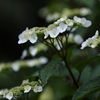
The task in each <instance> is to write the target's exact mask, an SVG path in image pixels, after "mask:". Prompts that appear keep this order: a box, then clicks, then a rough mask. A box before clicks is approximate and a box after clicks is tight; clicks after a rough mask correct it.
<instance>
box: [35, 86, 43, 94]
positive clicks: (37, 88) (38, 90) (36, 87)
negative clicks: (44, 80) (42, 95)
mask: <svg viewBox="0 0 100 100" xmlns="http://www.w3.org/2000/svg"><path fill="white" fill-rule="evenodd" d="M42 90H43V88H42V86H37V85H35V86H34V89H33V91H34V92H35V93H37V92H41V91H42Z"/></svg>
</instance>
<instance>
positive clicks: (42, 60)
mask: <svg viewBox="0 0 100 100" xmlns="http://www.w3.org/2000/svg"><path fill="white" fill-rule="evenodd" d="M38 60H39V63H40V64H46V63H47V62H48V59H47V58H46V57H40V58H39V59H38Z"/></svg>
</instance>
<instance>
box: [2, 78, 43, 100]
mask: <svg viewBox="0 0 100 100" xmlns="http://www.w3.org/2000/svg"><path fill="white" fill-rule="evenodd" d="M31 90H33V92H35V93H37V92H41V91H43V87H42V86H41V84H40V83H39V82H35V81H32V82H29V80H28V79H27V80H23V82H22V84H21V85H20V86H17V87H14V88H12V89H10V90H8V89H2V90H0V96H2V97H3V98H6V99H8V100H11V99H12V98H14V97H18V96H20V95H21V94H22V93H28V92H30V91H31Z"/></svg>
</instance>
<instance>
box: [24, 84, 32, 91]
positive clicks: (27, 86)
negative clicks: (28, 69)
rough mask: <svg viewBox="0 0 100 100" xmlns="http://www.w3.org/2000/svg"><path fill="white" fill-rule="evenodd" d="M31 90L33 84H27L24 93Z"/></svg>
mask: <svg viewBox="0 0 100 100" xmlns="http://www.w3.org/2000/svg"><path fill="white" fill-rule="evenodd" d="M30 90H31V86H29V85H26V86H24V93H28V92H29V91H30Z"/></svg>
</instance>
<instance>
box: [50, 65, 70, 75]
mask: <svg viewBox="0 0 100 100" xmlns="http://www.w3.org/2000/svg"><path fill="white" fill-rule="evenodd" d="M60 66H61V67H58V70H56V71H55V72H54V74H53V75H52V76H57V77H65V76H66V75H68V74H69V72H68V70H67V68H66V67H65V65H64V64H63V63H61V64H60Z"/></svg>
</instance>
